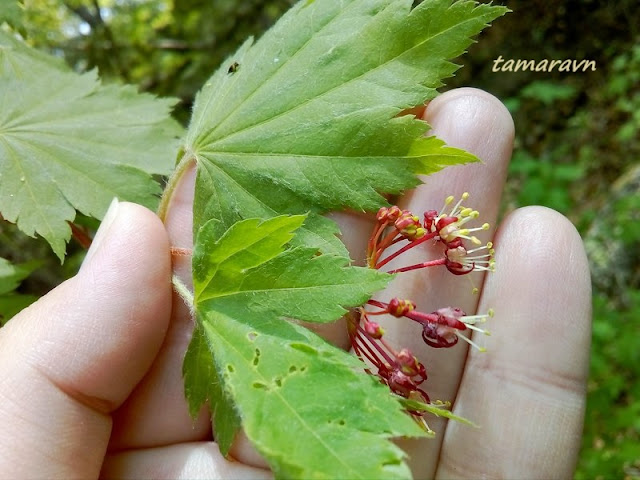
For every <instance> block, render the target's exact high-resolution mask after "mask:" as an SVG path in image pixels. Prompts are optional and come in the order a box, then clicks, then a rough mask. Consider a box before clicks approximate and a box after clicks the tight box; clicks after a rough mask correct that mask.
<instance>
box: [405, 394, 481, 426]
mask: <svg viewBox="0 0 640 480" xmlns="http://www.w3.org/2000/svg"><path fill="white" fill-rule="evenodd" d="M399 401H400V402H401V403H402V405H404V406H405V407H406V408H407V409H409V410H415V411H417V412H429V413H430V414H432V415H435V416H436V417H443V418H447V419H449V420H455V421H456V422H460V423H462V424H464V425H468V426H470V427H476V428H478V425H476V424H475V423H473V422H472V421H471V420H468V419H466V418H464V417H461V416H459V415H456V414H454V413H453V412H452V411H451V410H448V409H447V408H446V405H444V404H437V403H436V404H434V403H431V404H427V403H423V402H418V401H417V400H409V399H407V398H402V397H400V398H399Z"/></svg>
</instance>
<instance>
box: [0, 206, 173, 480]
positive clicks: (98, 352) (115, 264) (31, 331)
mask: <svg viewBox="0 0 640 480" xmlns="http://www.w3.org/2000/svg"><path fill="white" fill-rule="evenodd" d="M170 278H171V265H170V260H169V255H168V240H167V236H166V233H165V230H164V228H163V226H162V223H161V222H160V221H159V220H158V218H157V217H156V216H155V215H154V214H153V213H152V212H150V211H148V210H146V209H144V208H143V207H140V206H137V205H133V204H127V203H120V204H118V203H117V202H114V203H113V204H112V206H111V208H110V210H109V212H108V213H107V215H106V216H105V219H104V220H103V222H102V225H101V227H100V229H99V231H98V234H97V235H96V238H95V240H94V243H93V245H92V247H91V249H90V250H89V253H88V255H87V258H86V259H85V262H84V263H83V265H82V268H81V269H80V272H79V273H78V275H76V276H75V277H74V278H72V279H70V280H67V281H66V282H64V283H63V284H62V285H60V286H59V287H57V288H56V289H54V290H53V291H51V292H50V293H49V294H47V295H46V296H44V297H43V298H41V299H40V300H39V301H37V302H36V303H35V304H33V305H32V306H31V307H29V308H28V309H26V310H24V311H23V312H22V313H20V314H19V315H18V316H16V317H15V318H13V319H12V320H11V321H10V322H9V323H8V324H7V325H6V327H4V328H3V329H2V330H0V379H1V380H0V425H2V428H1V429H0V476H1V477H4V478H95V477H97V475H98V474H99V472H100V466H101V464H102V460H103V456H104V453H105V450H106V447H107V442H108V439H109V434H110V431H111V417H110V413H111V412H112V411H113V410H114V409H115V408H117V407H118V406H119V405H120V404H121V403H122V402H123V401H124V400H125V398H126V397H127V396H128V395H129V394H130V392H131V390H132V389H133V387H134V386H135V385H136V383H137V382H138V381H139V380H140V379H141V378H142V376H143V375H144V373H145V371H146V370H147V368H148V367H149V366H150V365H151V363H152V361H153V359H154V357H155V355H156V353H157V351H158V349H159V347H160V344H161V343H162V339H163V337H164V334H165V332H166V328H167V325H168V321H169V314H170V311H171V303H170V293H171V283H170Z"/></svg>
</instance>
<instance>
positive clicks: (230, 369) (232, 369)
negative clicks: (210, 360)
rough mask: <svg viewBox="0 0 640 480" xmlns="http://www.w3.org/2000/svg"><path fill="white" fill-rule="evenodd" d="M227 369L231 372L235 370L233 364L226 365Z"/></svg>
mask: <svg viewBox="0 0 640 480" xmlns="http://www.w3.org/2000/svg"><path fill="white" fill-rule="evenodd" d="M227 370H228V371H229V372H231V373H233V372H235V371H236V369H235V368H233V365H231V364H229V365H227Z"/></svg>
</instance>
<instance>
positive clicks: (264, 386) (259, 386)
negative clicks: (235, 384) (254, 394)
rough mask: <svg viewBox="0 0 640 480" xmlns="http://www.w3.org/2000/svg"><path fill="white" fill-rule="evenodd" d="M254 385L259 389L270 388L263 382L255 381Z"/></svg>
mask: <svg viewBox="0 0 640 480" xmlns="http://www.w3.org/2000/svg"><path fill="white" fill-rule="evenodd" d="M252 387H253V388H256V389H259V390H269V386H268V385H266V384H264V383H262V382H253V385H252Z"/></svg>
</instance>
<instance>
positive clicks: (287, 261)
mask: <svg viewBox="0 0 640 480" xmlns="http://www.w3.org/2000/svg"><path fill="white" fill-rule="evenodd" d="M303 220H304V217H300V216H294V217H282V216H281V217H275V218H272V219H269V220H265V221H263V222H260V221H259V220H256V219H248V220H244V221H242V222H239V223H237V224H235V225H233V226H232V227H231V228H230V229H229V230H227V231H226V232H225V233H224V234H223V235H222V236H221V237H219V238H217V239H214V238H211V237H212V235H214V234H215V232H216V229H217V226H218V223H217V222H215V221H213V222H209V223H207V224H206V225H205V226H204V227H203V228H202V229H201V231H200V233H199V235H198V236H197V238H196V245H195V248H194V261H193V271H194V279H195V280H194V298H195V299H196V300H195V310H196V315H197V319H198V327H197V328H196V333H195V334H194V338H193V340H192V342H191V345H190V347H189V352H190V353H188V354H187V358H186V359H185V366H184V372H185V385H186V387H185V388H186V393H187V396H188V398H189V403H190V405H191V411H192V413H193V412H195V411H196V410H197V409H198V408H199V405H201V404H202V403H203V401H204V398H205V394H206V398H208V399H209V400H210V402H211V404H212V408H213V409H214V411H216V412H226V414H227V415H228V414H229V412H234V413H235V412H237V415H239V418H241V419H242V426H243V428H244V430H245V432H246V434H247V436H248V437H249V439H250V440H251V441H252V443H253V444H254V445H255V447H256V448H257V449H258V450H259V451H260V452H261V453H262V454H263V455H264V456H265V458H266V459H267V461H269V463H270V466H271V467H272V469H273V470H274V472H275V473H276V476H278V477H279V478H316V477H319V476H320V477H325V478H331V477H333V478H373V477H381V476H382V477H388V478H408V477H409V475H410V474H409V471H408V468H407V466H406V465H405V464H404V463H403V457H404V454H403V453H402V451H401V450H400V449H398V448H397V447H396V446H395V445H393V444H392V443H391V442H389V441H388V438H390V437H394V436H420V435H422V434H423V433H422V430H420V429H419V428H418V426H417V425H416V424H415V423H414V422H413V421H412V420H411V419H410V418H409V416H407V415H406V414H405V413H404V412H403V410H402V408H401V405H400V403H399V402H398V401H396V400H395V398H394V397H393V396H392V395H391V394H390V392H389V390H388V389H387V388H385V387H384V386H382V385H381V384H380V383H379V382H378V381H376V380H375V379H373V378H372V377H370V376H368V375H366V374H365V373H364V371H363V367H364V365H363V364H362V362H360V360H358V359H356V358H354V357H353V356H351V355H350V354H348V353H347V352H344V351H343V350H340V349H338V348H336V347H333V346H331V345H329V344H328V343H326V342H325V341H324V340H322V339H321V338H320V337H318V336H317V335H315V334H313V333H312V332H310V331H309V330H307V329H305V328H303V327H301V326H300V325H297V324H294V323H290V322H288V321H286V320H285V319H283V317H292V318H295V319H297V320H312V321H318V322H327V321H332V320H336V319H337V318H339V317H340V316H341V315H342V314H343V313H344V311H345V310H344V308H345V307H348V306H352V305H359V304H362V303H364V302H366V300H367V299H368V298H369V296H370V295H371V294H372V292H374V291H375V290H378V289H380V288H382V287H384V286H385V285H386V284H387V283H388V281H389V280H390V279H391V278H392V277H391V276H390V275H386V274H383V273H380V272H377V271H375V270H371V269H367V268H360V267H349V266H348V265H346V263H345V259H344V258H342V257H339V256H334V255H327V254H324V255H314V253H315V252H314V251H313V250H311V249H308V248H302V247H294V248H291V247H290V248H287V249H285V248H284V243H285V242H287V241H289V240H291V239H292V236H293V232H294V231H295V229H296V228H300V226H301V225H302V221H303ZM202 332H204V336H205V337H206V342H203V337H202ZM205 347H206V348H208V349H209V353H205V352H204V349H205ZM211 355H212V356H213V358H214V361H215V370H216V375H211V374H210V373H203V372H207V370H206V368H207V367H206V366H203V365H200V362H207V361H210V357H211ZM207 356H209V358H207ZM196 359H198V360H196ZM196 377H200V378H199V379H198V378H196ZM214 377H217V378H214ZM196 381H204V382H205V384H206V385H208V386H209V387H210V386H212V385H218V381H221V384H222V385H223V388H222V389H219V390H218V388H217V387H216V388H215V390H217V391H214V389H209V390H208V391H207V392H205V390H204V389H205V388H209V387H203V386H202V385H194V382H196ZM232 417H233V416H232ZM223 420H224V419H223V416H222V415H221V416H220V419H217V418H216V419H214V422H215V424H216V435H221V436H222V437H223V438H225V439H227V440H228V439H229V438H232V437H233V434H235V431H236V429H237V424H235V423H234V422H233V419H232V421H231V422H230V424H228V425H227V424H225V423H223ZM363 451H366V452H367V455H362V452H363Z"/></svg>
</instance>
